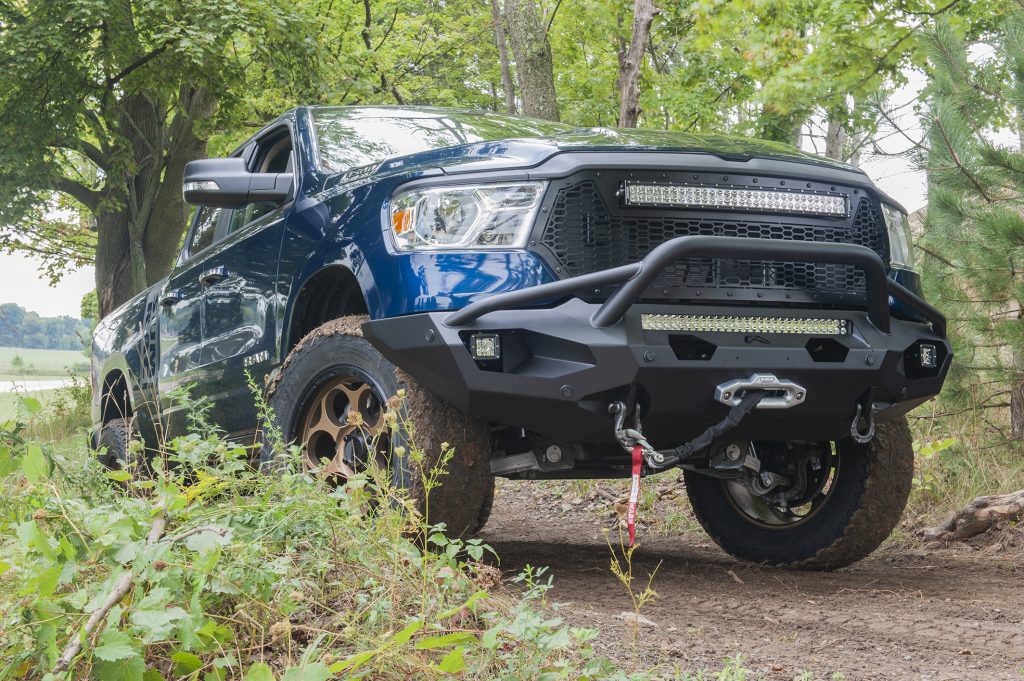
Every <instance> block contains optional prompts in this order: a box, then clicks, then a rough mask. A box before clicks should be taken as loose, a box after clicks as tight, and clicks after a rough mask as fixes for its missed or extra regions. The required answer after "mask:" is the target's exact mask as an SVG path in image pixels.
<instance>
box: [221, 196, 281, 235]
mask: <svg viewBox="0 0 1024 681" xmlns="http://www.w3.org/2000/svg"><path fill="white" fill-rule="evenodd" d="M275 208H277V206H276V205H275V204H273V203H266V202H263V203H250V204H249V205H247V206H244V207H242V208H238V209H237V210H235V211H234V212H233V213H232V214H231V222H230V223H228V234H233V233H235V232H237V231H238V230H240V229H241V228H242V227H245V226H246V225H247V224H249V223H250V222H252V221H254V220H259V219H260V218H261V217H263V216H264V215H266V214H267V213H269V212H270V211H272V210H274V209H275Z"/></svg>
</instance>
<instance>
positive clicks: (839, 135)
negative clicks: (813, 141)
mask: <svg viewBox="0 0 1024 681" xmlns="http://www.w3.org/2000/svg"><path fill="white" fill-rule="evenodd" d="M825 156H828V157H829V158H831V159H835V160H836V161H845V160H846V158H845V156H846V128H844V127H843V124H842V122H841V121H838V120H836V119H835V118H834V117H832V116H829V117H828V129H827V130H826V132H825Z"/></svg>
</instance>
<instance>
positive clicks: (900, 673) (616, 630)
mask: <svg viewBox="0 0 1024 681" xmlns="http://www.w3.org/2000/svg"><path fill="white" fill-rule="evenodd" d="M542 485H543V483H519V482H504V483H503V484H501V485H499V492H498V495H497V500H496V503H495V507H494V512H493V514H492V516H491V521H490V522H489V523H488V525H487V528H486V530H485V532H484V535H483V538H484V540H485V541H487V542H488V543H490V544H491V545H492V546H494V547H495V549H496V550H497V551H498V553H499V555H501V557H502V561H503V562H502V568H503V569H504V570H506V571H513V572H514V571H518V570H519V569H520V568H522V566H524V565H526V564H530V565H534V566H544V565H546V566H550V568H551V570H552V572H553V573H554V575H555V582H554V584H555V588H554V591H553V597H552V600H554V601H557V602H568V603H570V604H571V605H570V606H568V607H566V608H564V609H563V611H562V614H563V615H564V616H565V617H566V618H567V619H569V620H570V621H571V622H572V623H573V624H574V625H577V626H589V627H595V628H599V629H601V631H602V634H601V638H600V639H599V642H598V647H599V649H600V652H601V653H602V654H604V655H607V656H609V657H612V658H613V659H617V660H619V661H620V662H622V663H623V665H624V666H628V665H629V664H630V663H631V661H632V659H633V658H632V652H631V649H630V641H631V635H630V631H629V626H628V625H626V624H625V623H624V622H623V621H622V620H621V619H618V618H617V616H619V615H621V614H622V613H623V612H624V611H628V610H630V605H629V601H628V598H627V596H626V592H625V590H624V588H623V587H622V585H621V584H619V583H618V581H617V580H616V579H615V578H614V577H613V575H612V574H611V572H610V571H609V569H608V563H609V557H610V555H609V551H608V548H607V545H606V543H605V538H604V535H603V534H602V528H603V527H608V526H610V525H614V522H615V520H614V518H613V517H611V516H609V515H608V514H604V515H602V514H601V513H596V512H594V511H592V510H591V511H585V510H582V509H578V508H567V506H569V504H558V503H552V502H551V500H550V498H549V497H547V496H546V495H545V493H544V487H543V486H542ZM639 538H640V540H641V542H642V546H641V548H640V549H639V550H638V551H637V552H636V553H635V554H634V574H638V575H639V576H640V577H641V578H644V577H646V575H647V574H648V573H649V572H651V571H652V570H654V568H655V567H656V566H658V565H659V563H660V564H661V566H660V568H659V569H658V573H657V576H656V578H655V581H654V585H653V586H654V588H655V590H656V591H657V592H658V598H657V600H656V602H655V603H654V604H653V605H650V606H648V607H647V608H645V609H644V611H643V613H642V614H643V615H644V616H645V617H647V618H649V619H650V620H652V621H653V622H654V624H655V626H653V627H652V626H644V627H642V628H641V640H642V641H643V644H642V646H641V648H642V650H641V656H642V658H643V660H642V661H643V663H645V664H650V663H652V662H660V663H664V664H666V665H668V666H673V665H679V667H680V668H682V669H687V670H695V669H700V668H705V667H706V668H710V669H719V668H721V666H722V660H723V659H724V658H725V657H728V656H733V655H736V654H737V653H742V654H743V655H744V657H745V662H744V666H746V667H748V668H750V669H754V670H757V671H758V672H760V673H762V674H763V675H764V677H765V678H768V679H793V678H797V677H799V678H813V679H832V678H836V679H838V678H843V679H846V680H848V681H853V680H860V679H893V680H896V679H900V680H902V679H928V680H931V681H939V680H946V679H957V680H959V679H985V680H989V679H1017V680H1018V681H1019V680H1020V679H1024V581H1022V579H1021V578H1022V576H1024V569H1022V566H1021V563H1020V561H1019V556H1017V557H1016V558H1018V559H1017V560H1015V559H1014V557H1010V556H1000V555H999V554H994V555H991V554H984V553H982V552H979V551H973V552H972V551H970V550H969V549H968V550H965V549H961V550H959V551H954V550H947V549H943V550H920V549H915V550H898V549H896V548H883V550H881V551H880V552H878V553H877V554H876V555H874V556H872V557H871V558H869V559H867V560H865V561H862V562H861V563H858V564H856V565H854V566H852V567H850V568H846V569H844V570H840V571H838V572H832V573H807V572H793V571H785V570H778V569H771V568H762V567H759V566H756V565H749V564H746V563H741V562H738V561H736V560H733V559H732V558H730V557H729V556H728V555H726V554H725V553H723V552H722V551H720V550H719V549H718V548H717V547H716V546H714V545H713V544H709V543H708V540H707V539H706V538H705V537H703V536H701V535H698V534H695V533H687V534H686V536H684V537H678V538H675V537H673V538H667V537H656V536H652V535H651V534H650V533H649V532H648V533H646V534H645V533H644V531H643V530H641V532H640V535H639ZM730 572H731V574H730ZM805 672H809V673H810V675H809V676H801V674H802V673H805ZM834 675H835V676H834ZM840 675H841V676H840Z"/></svg>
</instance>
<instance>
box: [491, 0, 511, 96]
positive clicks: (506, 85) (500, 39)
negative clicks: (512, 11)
mask: <svg viewBox="0 0 1024 681" xmlns="http://www.w3.org/2000/svg"><path fill="white" fill-rule="evenodd" d="M491 21H492V22H493V23H494V44H495V45H496V46H497V47H498V63H499V64H500V65H501V89H502V90H504V91H505V111H506V112H507V113H510V114H514V113H516V87H515V84H514V83H513V82H512V67H511V66H509V63H508V43H507V42H506V39H505V26H504V24H503V23H502V22H504V19H503V18H502V16H501V7H499V6H498V0H491Z"/></svg>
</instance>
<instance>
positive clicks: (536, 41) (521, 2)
mask: <svg viewBox="0 0 1024 681" xmlns="http://www.w3.org/2000/svg"><path fill="white" fill-rule="evenodd" d="M505 16H506V18H507V19H508V37H509V42H510V43H511V45H512V53H513V55H514V56H515V60H516V73H517V74H518V76H519V91H520V94H521V95H522V99H523V113H525V114H526V115H527V116H534V117H536V118H546V119H548V120H551V121H557V120H558V100H557V99H556V98H555V74H554V70H553V68H552V60H551V44H550V43H549V42H548V36H547V27H546V26H545V25H544V22H543V21H542V20H541V14H540V10H539V9H538V7H537V3H536V0H505Z"/></svg>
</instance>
